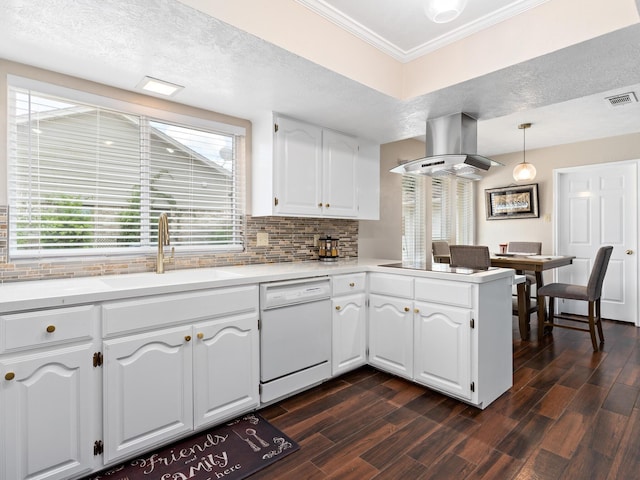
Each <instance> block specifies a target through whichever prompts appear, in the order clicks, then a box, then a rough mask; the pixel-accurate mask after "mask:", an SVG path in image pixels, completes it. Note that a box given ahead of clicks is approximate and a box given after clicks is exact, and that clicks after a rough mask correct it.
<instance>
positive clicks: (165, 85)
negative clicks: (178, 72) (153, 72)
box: [137, 77, 184, 97]
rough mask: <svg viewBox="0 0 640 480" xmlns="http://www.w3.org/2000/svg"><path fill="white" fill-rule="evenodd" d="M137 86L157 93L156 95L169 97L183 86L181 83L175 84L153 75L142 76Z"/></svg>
mask: <svg viewBox="0 0 640 480" xmlns="http://www.w3.org/2000/svg"><path fill="white" fill-rule="evenodd" d="M137 87H138V88H141V89H142V90H146V91H147V92H151V93H157V94H158V95H164V96H167V97H171V96H172V95H175V94H176V93H177V92H178V91H180V90H182V89H183V88H184V87H183V86H182V85H176V84H175V83H171V82H165V81H164V80H159V79H157V78H153V77H144V78H143V79H142V81H141V82H140V83H139V84H138V85H137Z"/></svg>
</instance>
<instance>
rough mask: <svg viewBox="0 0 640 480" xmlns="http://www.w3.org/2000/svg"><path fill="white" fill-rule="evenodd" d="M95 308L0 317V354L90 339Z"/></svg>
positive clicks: (53, 310) (92, 306)
mask: <svg viewBox="0 0 640 480" xmlns="http://www.w3.org/2000/svg"><path fill="white" fill-rule="evenodd" d="M99 312H100V311H99V309H98V307H96V306H94V305H83V306H80V307H68V308H55V309H50V310H40V311H35V312H25V313H12V314H7V315H2V316H0V353H7V352H12V351H20V350H26V349H30V348H38V347H42V346H49V345H55V344H58V343H69V342H72V341H80V340H90V339H91V338H92V337H93V332H94V328H95V320H96V319H97V318H98V315H99Z"/></svg>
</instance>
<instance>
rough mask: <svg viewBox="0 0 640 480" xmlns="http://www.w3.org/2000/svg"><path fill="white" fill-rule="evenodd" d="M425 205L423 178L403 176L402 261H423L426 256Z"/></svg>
mask: <svg viewBox="0 0 640 480" xmlns="http://www.w3.org/2000/svg"><path fill="white" fill-rule="evenodd" d="M424 220H425V206H424V187H423V182H422V178H420V177H416V176H412V175H404V176H403V177H402V261H403V262H415V263H422V262H424V261H425V258H426V239H425V221H424Z"/></svg>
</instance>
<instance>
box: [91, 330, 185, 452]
mask: <svg viewBox="0 0 640 480" xmlns="http://www.w3.org/2000/svg"><path fill="white" fill-rule="evenodd" d="M191 345H192V340H191V326H190V325H189V326H186V327H176V328H168V329H164V330H159V331H157V332H150V333H144V334H140V335H132V336H128V337H124V338H118V339H113V340H106V341H104V342H103V346H104V372H103V375H104V377H103V378H104V444H105V451H104V455H105V462H111V461H113V460H116V459H119V458H122V457H126V456H128V455H130V454H131V453H133V452H136V451H138V450H141V449H144V448H146V447H149V446H152V445H154V444H157V443H159V442H161V441H163V440H165V439H168V438H171V437H174V436H177V435H179V434H181V433H184V432H189V431H191V430H192V429H193V393H192V375H191V367H192V347H191Z"/></svg>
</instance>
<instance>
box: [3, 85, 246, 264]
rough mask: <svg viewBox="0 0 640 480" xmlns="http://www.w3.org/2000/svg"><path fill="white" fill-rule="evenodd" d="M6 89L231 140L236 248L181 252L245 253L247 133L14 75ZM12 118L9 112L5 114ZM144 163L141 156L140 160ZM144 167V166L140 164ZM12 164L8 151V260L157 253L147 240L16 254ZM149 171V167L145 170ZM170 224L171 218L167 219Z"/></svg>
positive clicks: (235, 127) (201, 247) (209, 246)
mask: <svg viewBox="0 0 640 480" xmlns="http://www.w3.org/2000/svg"><path fill="white" fill-rule="evenodd" d="M7 85H8V90H9V89H12V88H17V89H26V90H30V91H33V93H34V94H38V93H41V94H44V95H52V96H56V97H59V98H62V99H67V100H69V101H70V102H78V103H84V104H88V105H93V106H96V107H99V108H104V109H107V110H112V111H115V112H118V113H120V114H123V115H127V114H129V115H136V116H140V117H144V118H145V119H146V120H147V121H148V122H154V121H156V122H162V123H168V124H171V125H175V126H181V127H185V128H188V129H193V130H200V131H202V132H209V133H214V134H222V135H229V136H233V144H234V146H235V147H234V150H235V152H234V162H235V163H234V167H233V174H232V178H233V182H234V184H233V186H232V187H231V188H232V190H233V192H234V196H233V200H232V202H233V203H234V204H235V205H237V208H235V209H234V210H233V211H234V214H233V218H235V219H236V220H235V221H233V222H232V223H230V225H233V227H232V228H235V229H237V236H236V237H235V238H237V240H238V243H236V244H233V243H228V244H224V245H212V244H207V245H203V244H200V245H181V246H180V250H181V251H184V252H189V253H195V252H203V253H227V252H241V251H244V250H245V249H246V198H245V194H246V193H245V185H244V181H245V174H244V173H245V169H246V166H245V163H244V160H245V159H244V155H243V153H244V142H245V138H246V129H245V128H244V127H242V126H238V125H233V124H229V123H223V122H219V121H216V120H213V119H207V118H202V117H197V116H191V115H185V114H183V113H178V112H174V111H170V110H164V109H159V108H154V107H149V106H146V105H143V104H140V103H135V102H134V101H125V100H120V99H118V98H113V97H106V96H103V95H98V94H95V93H90V92H87V91H81V90H76V89H72V88H68V87H65V86H60V85H54V84H51V83H47V82H43V81H40V80H35V79H31V78H26V77H21V76H17V75H12V74H9V75H7ZM132 95H135V96H136V97H138V98H135V99H134V100H139V99H140V98H151V97H148V96H146V95H142V94H137V93H133V94H132ZM7 113H8V114H11V112H9V111H8V112H7ZM11 125H12V120H11V118H7V128H8V129H9V131H8V135H9V137H8V140H9V145H10V144H11V140H10V138H11V135H12V132H11V131H10V129H11ZM236 153H240V155H236ZM141 157H142V155H141ZM141 161H142V160H141ZM13 162H14V160H12V159H11V158H10V151H9V150H8V152H7V177H6V188H7V205H8V213H9V215H8V227H9V232H8V233H7V253H8V256H9V257H11V258H13V259H17V260H23V259H24V260H31V259H34V258H41V257H47V258H65V257H71V258H77V257H86V258H91V257H104V256H114V257H115V256H117V257H122V256H129V257H132V256H140V255H149V254H152V253H154V252H155V250H156V249H157V246H156V245H155V244H154V243H153V241H152V239H148V240H149V241H148V243H147V244H145V245H139V246H137V245H136V246H128V247H124V246H123V247H105V248H98V247H95V246H93V247H91V248H77V249H76V248H60V249H55V248H53V249H48V248H36V249H32V250H20V249H17V248H16V247H17V237H16V236H15V235H14V234H15V231H14V230H15V228H14V227H15V223H14V220H13V218H12V215H11V208H12V202H13V198H12V192H11V189H12V188H13V187H12V186H11V182H12V172H11V171H10V169H11V168H12V164H13ZM149 165H150V164H149ZM150 212H151V210H150V209H149V211H146V212H144V211H143V212H141V217H142V218H144V217H145V215H146V216H147V217H148V216H149V213H150ZM169 221H170V223H171V218H170V219H169ZM151 223H152V219H148V220H147V224H146V225H141V230H144V229H150V228H151Z"/></svg>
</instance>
